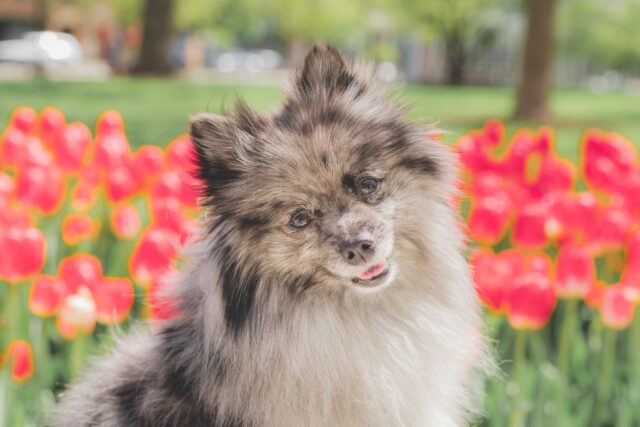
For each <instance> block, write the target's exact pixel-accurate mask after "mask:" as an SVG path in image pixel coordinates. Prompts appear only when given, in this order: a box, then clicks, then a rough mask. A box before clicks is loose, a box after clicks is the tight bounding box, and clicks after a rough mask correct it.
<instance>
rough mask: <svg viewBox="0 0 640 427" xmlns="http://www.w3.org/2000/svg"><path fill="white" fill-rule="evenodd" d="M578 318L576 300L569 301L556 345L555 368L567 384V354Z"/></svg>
mask: <svg viewBox="0 0 640 427" xmlns="http://www.w3.org/2000/svg"><path fill="white" fill-rule="evenodd" d="M577 318H578V300H575V299H571V300H568V301H567V302H566V305H565V310H564V316H563V318H562V329H561V330H560V343H559V344H558V358H557V362H556V363H557V367H558V371H559V372H560V374H561V376H562V381H563V382H565V383H566V382H567V375H568V371H569V353H570V350H571V341H572V339H571V337H572V334H573V332H574V331H575V329H576V320H577Z"/></svg>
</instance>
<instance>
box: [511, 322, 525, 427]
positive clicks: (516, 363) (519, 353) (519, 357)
mask: <svg viewBox="0 0 640 427" xmlns="http://www.w3.org/2000/svg"><path fill="white" fill-rule="evenodd" d="M526 353H527V335H526V331H516V340H515V344H514V350H513V370H512V376H513V382H514V383H515V384H516V385H517V394H516V396H515V402H514V406H513V409H512V412H511V417H510V420H509V426H510V427H520V426H522V425H524V415H525V409H524V407H523V406H524V378H525V375H524V365H525V361H526V360H525V359H526Z"/></svg>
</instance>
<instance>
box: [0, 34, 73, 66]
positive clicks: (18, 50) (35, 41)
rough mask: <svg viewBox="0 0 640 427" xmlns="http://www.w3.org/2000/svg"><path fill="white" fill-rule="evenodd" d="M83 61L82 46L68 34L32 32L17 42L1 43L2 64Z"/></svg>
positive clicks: (0, 55) (6, 41) (0, 59)
mask: <svg viewBox="0 0 640 427" xmlns="http://www.w3.org/2000/svg"><path fill="white" fill-rule="evenodd" d="M81 60H82V46H80V43H79V42H78V40H77V39H76V38H75V37H74V36H72V35H71V34H67V33H58V32H53V31H30V32H27V33H24V35H23V36H22V38H20V39H16V40H4V41H0V62H13V63H20V64H33V65H45V64H52V63H53V64H72V63H77V62H80V61H81Z"/></svg>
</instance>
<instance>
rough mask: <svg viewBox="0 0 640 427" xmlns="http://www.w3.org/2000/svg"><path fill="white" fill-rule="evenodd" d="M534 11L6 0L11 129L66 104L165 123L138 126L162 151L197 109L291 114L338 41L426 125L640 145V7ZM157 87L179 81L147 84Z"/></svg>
mask: <svg viewBox="0 0 640 427" xmlns="http://www.w3.org/2000/svg"><path fill="white" fill-rule="evenodd" d="M531 4H532V6H535V7H533V8H532V9H531V10H529V9H528V7H527V2H526V1H523V0H455V1H445V0H431V1H414V0H347V1H337V0H335V1H334V0H322V1H304V0H303V1H299V0H269V1H266V0H210V1H209V0H181V1H176V0H148V1H144V0H105V1H90V0H3V1H2V2H0V40H2V42H0V88H1V89H2V96H1V97H0V118H7V117H8V114H9V112H10V110H11V109H12V108H13V107H14V106H15V105H16V103H28V104H30V105H33V106H36V107H41V106H44V105H45V104H46V103H52V102H55V103H56V104H58V105H60V106H62V107H64V109H65V111H66V112H67V114H69V115H71V116H72V117H73V118H76V117H77V118H81V119H87V120H89V119H90V118H92V117H93V118H95V116H96V114H97V113H98V112H99V111H101V110H103V109H104V108H106V107H109V106H110V107H114V106H115V107H118V108H119V107H121V106H122V107H123V108H124V110H123V111H124V112H127V113H128V112H129V110H137V112H138V113H141V114H142V116H143V117H145V118H148V117H155V118H156V119H157V127H158V129H156V128H155V127H154V128H153V129H149V127H148V126H143V128H144V129H145V132H144V133H142V132H141V133H138V131H137V126H138V124H139V123H141V122H139V121H138V114H135V115H133V117H131V116H132V114H127V116H129V117H128V119H129V121H133V123H132V124H131V125H132V126H133V127H132V129H131V131H132V132H133V134H134V135H135V136H136V138H133V139H134V141H133V142H134V144H137V143H142V142H155V143H159V141H162V140H167V137H168V136H169V135H175V134H176V133H178V132H181V131H182V130H183V129H184V121H185V117H186V115H187V114H188V113H193V112H196V111H201V110H203V109H217V108H219V107H220V105H221V104H222V103H223V102H224V101H225V100H227V101H231V102H232V101H233V98H234V97H235V95H236V94H240V95H243V96H246V97H247V98H249V99H248V101H249V102H250V103H251V104H252V105H254V106H256V107H257V108H259V109H268V108H270V107H273V106H276V105H277V104H278V102H279V97H280V90H279V86H280V85H281V84H282V83H283V79H284V76H286V75H287V70H288V69H289V68H290V67H292V66H296V65H298V64H299V63H300V61H301V60H302V58H303V56H304V54H305V52H306V51H307V49H308V48H309V46H310V45H311V44H312V43H313V42H314V41H317V40H323V41H327V42H329V43H332V44H334V45H336V46H337V47H339V48H340V49H341V50H343V51H344V52H346V53H347V54H348V55H350V56H362V57H366V58H368V59H371V60H374V61H376V62H377V64H378V70H379V74H380V76H381V77H382V78H383V79H385V80H388V81H398V82H403V83H408V84H409V86H407V87H406V88H405V89H404V92H406V97H407V98H408V100H409V101H410V102H414V101H415V103H416V104H417V111H416V116H417V117H418V118H420V119H422V120H425V121H440V123H441V125H442V126H443V127H445V128H447V129H449V130H452V131H455V132H458V133H461V132H462V131H463V130H464V129H465V128H468V127H470V126H477V125H479V124H480V123H481V122H482V120H483V119H485V118H487V117H501V118H510V117H518V118H522V119H551V118H554V119H555V120H556V121H555V122H554V124H556V125H558V126H559V131H561V132H563V131H565V130H566V131H567V135H568V138H567V139H569V140H573V141H575V140H576V139H577V135H578V134H577V133H575V132H570V131H571V129H582V128H583V127H585V126H602V127H610V128H615V129H616V130H618V131H620V132H624V133H626V134H627V135H628V136H629V137H632V138H634V139H636V140H637V139H639V138H638V136H640V134H639V131H638V126H640V125H639V124H638V120H634V117H635V115H636V114H640V107H639V106H638V105H639V103H638V94H639V93H640V78H639V76H640V45H639V43H638V41H637V40H638V39H639V38H640V25H638V19H639V17H640V2H639V1H637V0H612V1H606V2H605V1H598V0H554V1H548V0H547V1H540V2H531ZM528 19H532V22H533V26H532V34H531V38H530V40H531V42H530V43H528V44H527V31H526V30H527V20H528ZM527 60H528V61H529V62H527ZM525 73H526V74H525ZM132 76H137V77H145V79H139V78H136V79H135V80H132V79H131V77H132ZM158 76H163V77H165V78H166V79H165V80H152V79H146V78H151V77H158ZM522 81H524V82H525V83H526V84H525V85H520V82H522ZM70 82H73V84H71V83H70ZM256 86H259V88H258V89H255V87H256ZM523 86H524V87H523ZM134 88H135V89H134ZM518 88H520V89H521V90H520V91H518ZM551 88H553V89H554V91H553V92H552V93H551V96H550V104H549V103H548V102H547V99H548V96H547V93H548V91H550V89H551ZM134 92H135V93H134ZM175 93H180V94H181V96H180V97H178V98H176V97H175V96H173V95H174V94H175ZM519 93H520V94H521V96H520V99H519V100H518V94H519ZM18 97H19V98H20V99H17V98H18ZM54 97H55V98H54ZM132 98H133V99H134V100H135V102H132ZM229 98H231V99H229ZM168 99H172V102H167V100H168ZM87 104H90V106H87ZM87 107H88V108H87ZM76 114H79V115H78V116H76ZM163 132H164V133H163ZM568 143H569V142H567V144H568Z"/></svg>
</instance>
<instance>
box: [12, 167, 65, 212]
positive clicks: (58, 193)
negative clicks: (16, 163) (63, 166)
mask: <svg viewBox="0 0 640 427" xmlns="http://www.w3.org/2000/svg"><path fill="white" fill-rule="evenodd" d="M64 191H65V184H64V181H63V177H62V174H61V173H60V171H59V170H58V169H56V168H50V167H47V168H43V167H37V166H34V167H28V168H25V169H23V170H20V171H19V173H18V177H17V186H16V195H17V198H18V200H20V202H22V203H24V204H25V205H26V206H29V207H32V208H34V209H37V210H39V211H41V212H42V213H44V214H51V213H53V212H55V211H57V210H58V209H59V208H60V206H61V205H62V202H63V198H64Z"/></svg>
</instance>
